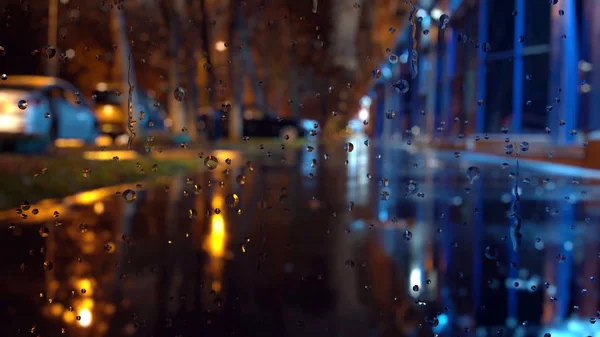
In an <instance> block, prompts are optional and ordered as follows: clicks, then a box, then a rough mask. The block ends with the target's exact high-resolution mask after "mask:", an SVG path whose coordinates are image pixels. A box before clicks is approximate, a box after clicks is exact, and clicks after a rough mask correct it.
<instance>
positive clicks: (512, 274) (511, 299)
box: [506, 197, 519, 319]
mask: <svg viewBox="0 0 600 337" xmlns="http://www.w3.org/2000/svg"><path fill="white" fill-rule="evenodd" d="M513 198H514V197H513ZM509 226H512V220H511V222H510V224H509ZM506 243H507V245H506V249H507V251H508V259H509V260H508V264H509V265H508V266H507V268H508V278H509V279H512V280H515V279H517V277H518V276H519V270H518V268H513V267H511V266H510V263H512V262H514V263H516V264H517V266H519V253H518V252H517V251H515V250H514V249H513V246H512V242H511V240H506ZM513 282H514V281H513ZM513 282H511V283H510V285H509V287H510V288H508V289H507V293H508V296H507V308H506V314H507V316H506V317H507V318H508V319H510V318H515V319H516V318H517V315H518V309H519V297H518V293H517V289H516V288H515V287H514V286H513Z"/></svg>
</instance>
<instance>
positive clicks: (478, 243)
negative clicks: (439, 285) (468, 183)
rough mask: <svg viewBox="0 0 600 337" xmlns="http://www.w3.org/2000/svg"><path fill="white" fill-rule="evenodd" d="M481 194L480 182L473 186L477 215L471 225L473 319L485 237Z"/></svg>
mask: <svg viewBox="0 0 600 337" xmlns="http://www.w3.org/2000/svg"><path fill="white" fill-rule="evenodd" d="M483 193H485V191H484V190H483V188H482V184H481V182H478V184H477V185H476V186H475V196H477V198H476V199H475V208H477V213H474V214H473V223H474V225H475V230H474V231H473V271H472V275H473V276H472V279H471V296H472V298H473V309H472V310H473V317H477V311H478V310H479V305H480V304H481V281H482V274H483V254H484V248H483V240H484V237H485V231H484V227H483V199H484V196H483ZM473 211H475V210H473Z"/></svg>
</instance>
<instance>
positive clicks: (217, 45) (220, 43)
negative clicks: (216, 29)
mask: <svg viewBox="0 0 600 337" xmlns="http://www.w3.org/2000/svg"><path fill="white" fill-rule="evenodd" d="M215 49H216V50H217V51H221V52H222V51H225V50H227V46H226V45H225V41H217V43H215Z"/></svg>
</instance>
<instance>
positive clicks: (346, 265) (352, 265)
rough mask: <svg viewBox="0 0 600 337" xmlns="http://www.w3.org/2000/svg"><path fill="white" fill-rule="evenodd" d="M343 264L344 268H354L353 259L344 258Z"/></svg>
mask: <svg viewBox="0 0 600 337" xmlns="http://www.w3.org/2000/svg"><path fill="white" fill-rule="evenodd" d="M344 266H345V267H346V269H348V270H350V269H352V268H354V261H352V260H346V263H344Z"/></svg>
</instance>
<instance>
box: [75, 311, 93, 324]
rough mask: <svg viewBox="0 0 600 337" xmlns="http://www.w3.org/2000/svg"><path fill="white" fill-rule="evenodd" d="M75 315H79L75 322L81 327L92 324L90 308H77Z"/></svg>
mask: <svg viewBox="0 0 600 337" xmlns="http://www.w3.org/2000/svg"><path fill="white" fill-rule="evenodd" d="M77 316H79V320H78V321H77V323H78V324H79V325H81V326H82V327H84V328H85V327H88V326H90V325H91V324H92V312H91V311H90V309H87V308H84V309H81V310H79V312H78V313H77Z"/></svg>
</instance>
